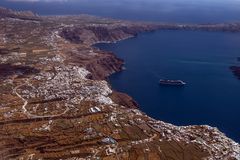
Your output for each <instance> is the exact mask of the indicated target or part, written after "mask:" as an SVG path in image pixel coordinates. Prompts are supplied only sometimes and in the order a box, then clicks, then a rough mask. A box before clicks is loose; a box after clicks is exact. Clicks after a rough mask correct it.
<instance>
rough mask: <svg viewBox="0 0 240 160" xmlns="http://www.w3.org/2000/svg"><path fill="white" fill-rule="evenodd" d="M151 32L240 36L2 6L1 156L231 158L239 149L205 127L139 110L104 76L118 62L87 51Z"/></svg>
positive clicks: (234, 27) (239, 27)
mask: <svg viewBox="0 0 240 160" xmlns="http://www.w3.org/2000/svg"><path fill="white" fill-rule="evenodd" d="M155 30H206V31H226V32H239V31H240V23H231V24H225V23H223V24H201V25H199V24H166V23H144V22H130V21H123V20H114V19H107V18H101V17H95V16H89V15H79V16H38V15H36V14H33V13H31V12H19V11H18V12H17V11H13V10H10V9H6V8H0V126H1V129H0V138H1V144H0V151H1V152H0V159H2V160H8V159H23V160H25V159H49V160H54V159H68V160H72V159H103V160H107V159H141V158H144V159H150V160H154V159H156V160H159V159H161V160H169V159H173V160H186V159H193V160H198V159H206V160H212V159H229V160H237V159H238V158H239V154H240V145H239V144H238V143H236V142H234V141H233V140H231V139H230V138H228V137H226V136H225V135H224V134H223V133H222V132H220V131H219V130H218V129H217V128H213V127H210V126H207V125H193V126H175V125H172V124H169V123H165V122H163V121H160V120H155V119H153V118H151V117H149V116H148V115H146V114H145V113H143V112H141V111H140V110H139V107H138V104H137V102H135V101H134V99H133V98H131V97H130V96H128V95H126V94H124V93H119V92H117V91H114V90H112V89H111V87H110V85H109V84H108V82H107V81H106V78H107V77H108V76H110V75H111V74H113V73H115V72H119V71H121V70H122V69H123V64H124V61H123V60H122V59H119V58H118V57H117V56H116V55H114V54H113V53H111V52H106V51H102V50H100V49H98V48H96V47H93V45H94V44H96V43H109V42H116V41H119V40H124V39H127V38H130V37H134V36H137V35H138V34H139V33H142V32H150V31H155Z"/></svg>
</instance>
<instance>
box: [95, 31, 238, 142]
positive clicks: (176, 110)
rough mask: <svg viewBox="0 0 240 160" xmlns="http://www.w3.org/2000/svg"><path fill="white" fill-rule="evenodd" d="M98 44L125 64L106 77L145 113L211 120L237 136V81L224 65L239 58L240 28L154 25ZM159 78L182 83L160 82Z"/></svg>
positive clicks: (181, 121) (181, 120)
mask: <svg viewBox="0 0 240 160" xmlns="http://www.w3.org/2000/svg"><path fill="white" fill-rule="evenodd" d="M97 46H98V47H100V48H101V49H104V50H109V51H113V52H114V53H116V54H117V55H118V56H119V57H121V58H122V59H124V60H125V62H126V65H125V66H126V68H127V70H125V71H123V72H120V73H117V74H114V75H113V76H111V77H110V82H111V84H112V86H113V88H114V89H116V90H118V91H122V92H125V93H128V94H129V95H131V96H132V97H133V98H134V99H136V101H137V102H138V103H139V104H140V107H141V110H142V111H144V112H146V113H147V114H148V115H150V116H152V117H154V118H156V119H160V120H163V121H166V122H170V123H173V124H176V125H190V124H208V125H211V126H216V127H218V128H219V129H220V130H221V131H223V132H224V133H226V134H227V135H228V136H230V137H232V138H234V139H235V140H238V141H240V127H239V122H240V116H239V115H240V107H239V106H240V101H239V95H240V81H239V80H238V79H237V78H236V77H234V76H233V74H232V73H231V71H230V69H229V66H231V65H234V64H238V62H237V57H238V56H240V34H236V33H234V34H233V33H220V32H219V33H218V32H212V33H211V32H199V31H195V32H194V31H157V32H154V33H145V34H141V35H140V36H138V37H137V38H132V39H129V40H125V41H121V42H118V43H116V44H98V45H97ZM239 64H240V63H239ZM161 78H167V79H182V80H184V81H186V82H187V85H186V86H185V87H183V88H179V87H165V86H160V85H159V84H158V81H159V79H161Z"/></svg>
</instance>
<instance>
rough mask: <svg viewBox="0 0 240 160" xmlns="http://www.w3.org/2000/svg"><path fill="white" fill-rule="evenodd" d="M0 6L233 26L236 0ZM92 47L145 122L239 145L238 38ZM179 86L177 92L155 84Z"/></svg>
mask: <svg viewBox="0 0 240 160" xmlns="http://www.w3.org/2000/svg"><path fill="white" fill-rule="evenodd" d="M0 6H4V7H8V8H12V9H16V10H31V11H33V12H35V13H37V14H39V15H77V14H91V15H96V16H103V17H110V18H117V19H126V20H132V21H151V22H170V23H198V24H207V23H224V22H229V23H232V22H240V1H239V0H118V1H114V0H101V2H100V1H99V0H91V1H89V0H53V1H51V0H42V1H41V0H39V1H30V0H25V1H24V0H21V1H5V0H2V1H1V2H0ZM96 46H97V47H99V48H101V49H103V50H107V51H112V52H114V53H115V54H116V55H117V56H118V57H120V58H122V59H123V60H124V61H125V63H126V64H125V67H126V70H124V71H122V72H119V73H116V74H114V75H112V76H111V77H109V82H110V84H111V85H112V88H113V89H115V90H117V91H121V92H124V93H127V94H129V95H130V96H132V97H133V98H134V99H135V100H136V101H137V103H138V104H139V106H140V109H141V110H142V111H143V112H145V113H147V114H148V115H149V116H151V117H153V118H155V119H158V120H162V121H165V122H169V123H173V124H175V125H179V126H182V125H210V126H213V127H217V128H218V129H219V130H221V131H222V132H224V133H225V134H226V135H227V136H228V137H230V138H232V139H234V140H235V141H237V142H240V80H239V79H237V78H236V77H235V76H234V75H233V73H232V72H231V70H230V69H229V67H230V66H232V65H239V66H240V62H238V61H237V58H238V57H240V33H227V32H206V31H155V32H150V33H142V34H139V35H138V36H137V37H135V38H131V39H128V40H124V41H120V42H117V43H112V44H97V45H96ZM160 79H181V80H183V81H185V82H186V83H187V85H185V86H184V87H166V86H161V85H159V80H160Z"/></svg>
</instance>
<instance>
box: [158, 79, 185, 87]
mask: <svg viewBox="0 0 240 160" xmlns="http://www.w3.org/2000/svg"><path fill="white" fill-rule="evenodd" d="M159 84H160V85H167V86H184V85H186V84H187V83H186V82H184V81H182V80H168V79H160V81H159Z"/></svg>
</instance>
